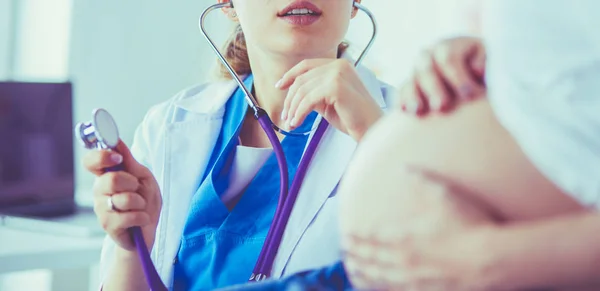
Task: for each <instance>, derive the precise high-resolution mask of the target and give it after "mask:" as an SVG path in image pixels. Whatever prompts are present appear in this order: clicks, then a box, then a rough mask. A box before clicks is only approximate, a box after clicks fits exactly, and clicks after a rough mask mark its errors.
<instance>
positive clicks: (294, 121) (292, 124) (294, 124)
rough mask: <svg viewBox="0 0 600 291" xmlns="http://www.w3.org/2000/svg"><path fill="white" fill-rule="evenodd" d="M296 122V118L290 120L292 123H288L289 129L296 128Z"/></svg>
mask: <svg viewBox="0 0 600 291" xmlns="http://www.w3.org/2000/svg"><path fill="white" fill-rule="evenodd" d="M297 122H298V120H297V119H296V117H294V118H292V121H291V122H290V127H296V123H297Z"/></svg>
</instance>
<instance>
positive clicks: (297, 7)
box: [277, 1, 323, 26]
mask: <svg viewBox="0 0 600 291" xmlns="http://www.w3.org/2000/svg"><path fill="white" fill-rule="evenodd" d="M322 14H323V11H322V10H321V9H319V7H317V5H315V4H313V3H311V2H309V1H296V2H294V3H292V4H290V5H289V6H287V7H286V8H284V9H283V10H281V11H280V12H279V13H277V16H278V17H279V18H281V19H283V20H285V21H287V22H288V23H290V24H293V25H300V26H307V25H311V24H313V23H315V22H316V21H317V20H319V18H320V17H321V15H322Z"/></svg>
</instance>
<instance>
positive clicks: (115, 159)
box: [110, 154, 123, 164]
mask: <svg viewBox="0 0 600 291" xmlns="http://www.w3.org/2000/svg"><path fill="white" fill-rule="evenodd" d="M110 159H111V160H112V161H113V162H115V163H117V164H120V163H121V162H123V156H121V155H119V154H112V155H110Z"/></svg>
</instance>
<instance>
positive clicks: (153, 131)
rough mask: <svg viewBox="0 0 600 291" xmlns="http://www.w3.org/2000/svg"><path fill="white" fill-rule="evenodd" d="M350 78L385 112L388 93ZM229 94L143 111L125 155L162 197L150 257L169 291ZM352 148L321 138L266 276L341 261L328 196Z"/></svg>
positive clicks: (201, 92) (216, 88)
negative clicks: (194, 198) (153, 180)
mask: <svg viewBox="0 0 600 291" xmlns="http://www.w3.org/2000/svg"><path fill="white" fill-rule="evenodd" d="M358 72H359V75H360V77H361V79H362V81H363V83H364V84H365V85H366V87H367V89H368V90H369V93H370V94H371V95H372V97H373V98H374V99H375V101H376V102H377V103H378V104H379V105H380V106H381V108H385V107H386V104H387V100H388V97H389V96H390V95H391V87H389V86H387V85H385V84H383V83H382V82H380V81H379V80H378V79H377V78H376V77H375V75H374V74H373V73H371V72H370V71H369V70H367V69H365V68H359V69H358ZM235 89H237V85H236V83H235V82H234V81H224V82H216V83H209V84H205V85H200V86H196V87H192V88H190V89H188V90H185V91H183V92H181V93H179V94H178V95H176V96H175V97H173V98H172V99H170V100H168V101H166V102H163V103H161V104H159V105H156V106H154V107H153V108H151V109H150V111H149V112H148V114H147V115H146V117H145V118H144V120H143V122H142V123H141V125H140V126H139V128H138V129H137V131H136V134H135V137H134V142H133V145H132V152H133V154H134V156H135V158H136V159H137V160H138V161H139V162H140V163H142V164H144V165H145V166H147V167H148V168H149V169H150V170H151V171H152V173H154V175H155V177H156V180H157V181H158V184H159V186H160V189H161V193H162V196H163V206H162V212H161V217H160V220H159V224H158V229H157V232H156V240H155V243H154V247H153V249H152V254H151V256H152V260H153V261H154V264H155V265H156V268H157V270H158V273H159V274H160V276H161V278H162V280H163V282H165V283H168V286H172V281H173V260H174V258H175V257H176V254H177V251H178V248H179V243H180V240H181V235H182V232H183V227H184V224H185V222H186V220H187V217H188V209H189V205H190V201H191V198H192V195H193V194H194V193H195V192H196V190H197V187H198V186H199V184H200V182H201V181H200V179H201V177H202V176H203V174H204V171H205V170H206V165H207V163H208V160H209V158H210V156H211V153H212V150H213V147H214V146H215V143H216V141H217V138H218V136H219V132H220V130H221V125H222V122H223V116H224V112H225V103H226V102H227V100H228V99H229V97H230V96H231V95H232V93H233V92H234V91H235ZM356 145H357V144H356V142H355V141H354V140H353V139H352V138H350V137H349V136H347V135H345V134H343V133H342V132H340V131H338V130H336V129H335V128H333V127H331V126H330V128H329V129H328V130H327V131H326V133H325V135H324V137H323V139H322V141H321V144H320V146H319V148H318V150H317V153H316V155H315V157H314V158H313V161H312V162H311V165H310V168H309V169H308V172H307V173H306V177H305V180H304V183H303V186H302V188H301V190H300V193H299V196H298V200H297V202H296V204H295V207H294V210H293V212H292V215H291V217H290V220H289V223H288V225H287V228H286V231H285V234H284V236H283V240H282V242H281V246H280V248H279V251H278V254H277V256H276V258H275V262H274V265H273V270H272V277H274V278H279V277H281V276H285V275H290V274H294V273H297V272H300V271H304V270H309V269H314V268H318V267H322V266H325V265H328V264H331V263H334V262H336V261H338V260H339V259H340V258H341V253H340V246H339V234H338V221H337V220H338V218H337V208H338V198H337V197H336V196H335V193H336V187H337V185H338V182H339V181H340V178H341V177H342V174H343V173H344V170H345V169H346V166H347V164H348V162H349V161H350V158H351V157H352V155H353V153H354V150H355V148H356ZM114 248H115V244H114V242H112V241H111V240H110V238H107V239H106V240H105V244H104V247H103V251H102V258H101V279H104V278H105V276H106V274H108V268H110V266H111V259H112V257H113V252H114Z"/></svg>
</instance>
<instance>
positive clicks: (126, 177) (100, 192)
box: [93, 172, 140, 196]
mask: <svg viewBox="0 0 600 291" xmlns="http://www.w3.org/2000/svg"><path fill="white" fill-rule="evenodd" d="M139 188H140V182H139V180H138V179H137V178H136V177H134V176H133V175H131V174H129V173H127V172H108V173H105V174H103V175H102V176H99V177H96V180H95V181H94V186H93V191H94V195H95V196H104V195H112V194H115V193H121V192H136V191H137V190H138V189H139Z"/></svg>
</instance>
